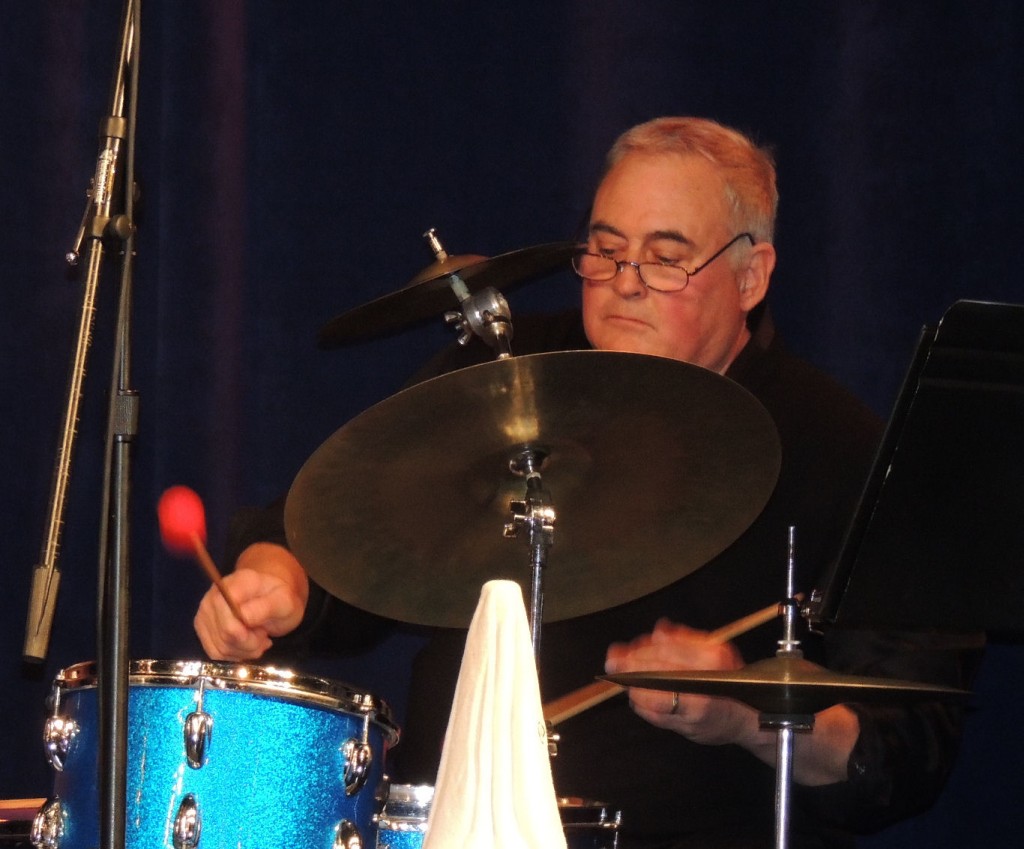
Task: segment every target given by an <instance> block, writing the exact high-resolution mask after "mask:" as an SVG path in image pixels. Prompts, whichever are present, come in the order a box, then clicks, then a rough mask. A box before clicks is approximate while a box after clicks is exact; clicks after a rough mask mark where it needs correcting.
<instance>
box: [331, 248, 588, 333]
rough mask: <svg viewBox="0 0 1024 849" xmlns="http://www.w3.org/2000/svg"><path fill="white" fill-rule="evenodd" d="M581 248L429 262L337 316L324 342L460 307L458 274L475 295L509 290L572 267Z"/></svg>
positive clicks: (384, 330)
mask: <svg viewBox="0 0 1024 849" xmlns="http://www.w3.org/2000/svg"><path fill="white" fill-rule="evenodd" d="M575 248H576V245H575V243H573V242H552V243H550V244H546V245H535V246H534V247H530V248H523V249H521V250H518V251H512V252H510V253H505V254H501V255H499V256H496V257H491V258H490V259H488V258H487V257H484V256H477V255H476V254H463V255H461V256H448V257H445V258H444V259H443V260H437V261H435V262H433V263H431V264H430V265H428V266H427V267H426V268H424V269H423V270H422V271H421V272H420V273H419V274H417V275H416V276H415V277H413V278H412V280H410V281H409V282H408V283H407V284H406V285H405V286H403V287H402V288H401V289H398V290H397V291H395V292H391V293H389V294H387V295H384V296H382V297H380V298H377V299H375V300H373V301H370V302H368V303H365V304H363V305H361V306H358V307H355V308H354V309H351V310H349V311H348V312H344V313H342V314H341V315H338V316H335V317H334V318H332V319H331V320H330V321H329V322H327V324H325V325H324V326H323V327H321V328H320V333H319V335H318V337H317V341H318V344H319V346H320V347H321V348H338V347H341V346H342V345H349V344H351V343H353V342H361V341H365V340H367V339H371V338H374V337H376V336H383V335H385V334H388V333H393V332H395V331H396V330H401V329H402V328H403V327H406V326H408V325H410V324H414V323H415V322H417V321H421V320H422V319H426V318H431V317H432V316H438V315H441V314H442V313H444V312H445V311H446V310H452V309H455V308H456V307H458V305H459V300H458V298H456V296H455V294H454V293H453V292H452V291H451V277H452V275H453V274H457V275H458V277H459V279H460V280H462V282H463V283H464V284H465V285H466V287H467V289H468V290H469V291H470V292H471V293H473V292H479V291H480V290H481V289H486V288H487V287H493V288H495V289H506V288H508V287H510V286H512V285H514V284H516V283H522V282H525V281H527V280H529V279H531V278H533V277H537V276H540V275H542V274H548V273H550V272H552V271H556V270H558V269H560V268H565V269H568V268H569V260H570V258H571V257H572V253H573V250H574V249H575Z"/></svg>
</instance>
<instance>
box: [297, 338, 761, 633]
mask: <svg viewBox="0 0 1024 849" xmlns="http://www.w3.org/2000/svg"><path fill="white" fill-rule="evenodd" d="M524 446H528V447H532V448H536V449H539V450H541V451H543V452H546V454H547V459H546V460H545V462H544V464H543V466H542V467H541V476H542V481H543V485H544V489H545V490H546V491H547V492H548V493H549V495H550V499H551V506H553V507H554V509H555V511H556V514H557V518H556V521H555V526H554V544H553V545H552V546H551V549H550V551H549V553H548V558H547V566H546V567H545V569H544V576H543V577H544V590H545V592H544V614H545V615H544V618H545V620H547V621H554V620H558V619H566V618H570V617H573V616H579V615H582V614H585V613H590V612H593V611H595V610H601V609H604V608H607V607H612V606H614V605H617V604H621V603H623V602H626V601H630V600H632V599H634V598H638V597H639V596H642V595H645V594H647V593H649V592H652V591H654V590H656V589H659V588H661V587H662V586H665V585H666V584H669V583H671V582H672V581H674V580H676V579H677V578H680V577H682V576H684V575H687V574H689V573H690V572H692V571H693V570H695V569H697V568H698V567H699V566H701V565H703V564H704V563H706V562H707V561H708V560H710V559H711V558H712V557H714V556H715V555H717V554H718V553H719V552H721V551H722V550H723V549H724V548H725V547H726V546H728V545H729V544H730V543H732V542H733V540H735V539H736V537H738V536H739V535H740V534H741V533H742V532H743V531H744V530H745V529H746V528H747V526H748V525H749V524H750V523H751V522H752V521H753V519H754V518H755V517H756V516H757V515H758V513H760V511H761V509H762V508H763V507H764V504H765V502H766V501H767V500H768V497H769V495H770V494H771V492H772V490H773V488H774V486H775V482H776V479H777V477H778V471H779V464H780V453H781V452H780V448H779V441H778V434H777V431H776V429H775V425H774V423H773V422H772V420H771V417H770V416H769V414H768V412H767V411H766V410H765V409H764V407H762V406H761V404H760V403H759V402H758V401H757V400H756V399H755V398H754V397H753V396H752V395H750V394H749V393H748V392H747V391H746V390H745V389H743V388H742V387H740V386H739V385H737V384H736V383H734V382H733V381H731V380H728V379H727V378H724V377H722V376H720V375H718V374H715V373H713V372H710V371H707V370H706V369H702V368H699V367H697V366H692V365H687V364H685V363H680V362H677V361H675V360H669V359H664V358H660V357H648V356H642V355H639V354H621V353H612V352H608V351H568V352H562V353H550V354H532V355H529V356H522V357H511V358H509V359H505V360H495V361H494V362H489V363H484V364H483V365H477V366H472V367H470V368H465V369H461V370H459V371H455V372H451V373H449V374H446V375H443V376H441V377H436V378H434V379H432V380H428V381H426V382H424V383H420V384H418V385H416V386H413V387H411V388H409V389H405V390H403V391H402V392H400V393H398V394H397V395H394V396H393V397H391V398H389V399H387V400H385V401H383V402H381V403H380V404H377V405H376V406H374V407H371V408H370V409H369V410H367V411H366V412H364V413H362V414H361V415H359V416H357V417H356V418H355V419H353V420H352V421H351V422H349V423H348V424H346V425H345V426H344V427H342V428H341V429H340V430H339V431H337V432H336V433H335V434H334V435H333V436H331V437H330V438H329V439H328V440H327V441H326V442H324V444H323V445H321V446H320V448H318V449H317V450H316V451H315V452H314V454H313V455H312V456H311V457H310V458H309V460H308V461H307V462H306V464H305V465H304V466H303V468H302V469H301V471H300V472H299V474H298V476H297V477H296V479H295V481H294V483H293V485H292V487H291V490H290V492H289V494H288V499H287V502H286V505H285V527H286V530H287V534H288V541H289V544H290V545H291V547H292V549H293V550H294V552H295V554H296V555H297V556H298V558H299V560H300V561H301V562H302V563H303V564H304V565H305V567H306V568H307V569H308V571H309V573H310V575H311V576H312V577H313V578H314V579H315V580H316V581H317V582H318V583H320V584H321V586H323V587H324V588H325V589H326V590H328V592H330V593H332V594H334V595H335V596H337V597H339V598H341V599H344V600H345V601H348V602H350V603H352V604H355V605H356V606H358V607H361V608H364V609H366V610H370V611H372V612H375V613H379V614H382V615H384V616H388V617H391V618H393V619H398V620H402V621H406V622H413V623H418V624H427V625H439V626H448V627H466V626H468V625H469V622H470V619H471V618H472V615H473V611H474V610H475V607H476V604H477V601H478V599H479V595H480V588H481V586H482V585H483V584H484V583H485V582H486V581H488V580H491V579H496V578H509V579H512V580H516V581H518V582H519V583H520V585H521V586H524V587H526V588H527V598H528V597H529V592H528V588H529V587H530V547H529V545H528V544H527V542H526V541H525V539H523V538H519V539H506V538H505V537H504V536H503V528H504V525H505V523H506V522H507V521H509V519H510V510H509V504H510V501H511V500H513V499H520V500H521V499H523V498H524V497H525V493H526V484H525V482H524V479H523V478H522V477H521V476H520V475H518V474H516V473H514V472H513V471H511V470H510V468H509V461H510V459H513V458H515V457H516V456H517V455H518V454H519V453H520V452H521V450H522V449H523V448H524Z"/></svg>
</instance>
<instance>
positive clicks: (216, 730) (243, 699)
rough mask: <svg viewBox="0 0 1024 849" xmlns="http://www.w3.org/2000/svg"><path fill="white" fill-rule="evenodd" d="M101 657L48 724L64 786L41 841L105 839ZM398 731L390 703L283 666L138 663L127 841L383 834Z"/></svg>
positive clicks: (203, 842)
mask: <svg viewBox="0 0 1024 849" xmlns="http://www.w3.org/2000/svg"><path fill="white" fill-rule="evenodd" d="M96 683H97V682H96V672H95V665H94V664H92V663H83V664H78V665H76V666H72V667H69V668H67V669H65V670H64V671H62V672H61V673H60V674H59V675H58V676H57V678H56V680H55V682H54V685H53V696H52V699H53V714H52V716H51V717H50V719H49V720H47V723H46V731H45V734H44V737H45V743H46V749H47V754H48V756H49V758H50V762H51V764H52V765H53V766H54V768H55V769H56V770H57V774H56V780H55V782H54V784H55V795H54V796H53V797H52V798H51V799H49V800H48V801H47V803H46V804H45V805H44V806H43V808H42V810H41V811H40V812H39V814H38V815H37V817H36V820H35V822H34V824H33V843H34V844H35V845H36V846H38V847H45V849H90V847H95V846H97V845H98V843H99V822H98V819H97V818H98V816H99V792H98V780H97V771H98V770H97V765H98V762H99V758H98V754H99V753H98V746H99V743H98V739H97V737H98V717H97V707H98V706H97V692H96ZM397 739H398V729H397V728H396V726H395V725H394V724H393V723H392V721H391V716H390V711H389V709H388V707H387V705H386V704H384V703H383V702H381V701H380V700H378V699H375V698H374V697H372V696H369V695H366V694H365V693H359V692H356V691H355V690H353V689H351V688H350V687H348V686H347V685H345V684H341V683H339V682H335V681H330V680H328V679H324V678H314V677H310V676H301V675H297V674H295V673H293V672H291V671H289V670H285V669H277V668H273V667H261V666H245V665H239V664H231V663H210V662H201V661H154V660H143V661H135V662H133V663H132V664H131V669H130V673H129V692H128V758H127V760H128V763H127V785H128V793H127V800H126V834H125V842H126V845H127V847H128V849H158V847H168V849H172V847H173V849H197V847H198V849H239V847H242V848H243V849H279V847H282V846H302V847H308V849H333V847H337V849H341V848H342V847H353V846H354V845H355V843H356V841H358V843H359V845H360V846H363V847H365V846H370V845H372V844H373V842H374V841H375V839H376V836H375V833H374V832H375V829H376V823H375V814H376V812H377V805H376V803H375V800H374V794H375V791H376V790H377V789H378V787H379V786H380V784H381V782H382V780H383V775H384V756H385V753H386V751H387V749H388V747H390V746H391V745H393V744H394V743H395V742H396V741H397Z"/></svg>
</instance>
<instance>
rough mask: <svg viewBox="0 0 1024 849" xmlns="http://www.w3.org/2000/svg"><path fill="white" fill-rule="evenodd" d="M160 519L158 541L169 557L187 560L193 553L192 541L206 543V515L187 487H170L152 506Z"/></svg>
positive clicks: (194, 544) (199, 502) (194, 545)
mask: <svg viewBox="0 0 1024 849" xmlns="http://www.w3.org/2000/svg"><path fill="white" fill-rule="evenodd" d="M156 514H157V517H158V518H159V520H160V538H161V539H162V540H163V543H164V547H165V548H166V549H167V550H168V551H169V552H171V553H172V554H177V555H180V556H183V557H191V556H194V555H195V554H196V542H195V540H196V538H198V539H199V542H200V544H205V543H206V514H205V512H204V510H203V502H202V500H201V499H200V498H199V496H198V495H197V494H196V493H195V491H194V490H191V489H189V488H188V487H187V486H172V487H171V488H170V489H167V490H165V491H164V494H163V495H161V496H160V501H159V502H157V505H156Z"/></svg>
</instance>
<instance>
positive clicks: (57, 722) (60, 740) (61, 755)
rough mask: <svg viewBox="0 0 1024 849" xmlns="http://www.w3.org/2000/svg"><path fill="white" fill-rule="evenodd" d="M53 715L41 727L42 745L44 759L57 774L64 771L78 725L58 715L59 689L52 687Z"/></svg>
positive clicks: (55, 686)
mask: <svg viewBox="0 0 1024 849" xmlns="http://www.w3.org/2000/svg"><path fill="white" fill-rule="evenodd" d="M51 700H52V702H53V715H52V716H51V717H49V718H48V719H47V720H46V724H45V725H44V726H43V745H44V746H45V747H46V759H47V760H48V761H49V762H50V766H52V767H53V768H54V769H55V770H57V772H63V771H64V762H65V761H66V760H67V756H68V751H69V750H70V749H71V743H72V741H73V740H74V739H75V736H76V735H77V734H78V732H79V730H80V729H79V727H78V723H77V722H75V721H74V720H73V719H68V718H66V717H63V716H61V715H60V687H59V686H57V685H54V687H53V691H52V693H51Z"/></svg>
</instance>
